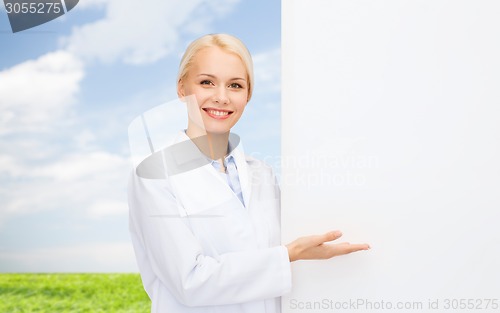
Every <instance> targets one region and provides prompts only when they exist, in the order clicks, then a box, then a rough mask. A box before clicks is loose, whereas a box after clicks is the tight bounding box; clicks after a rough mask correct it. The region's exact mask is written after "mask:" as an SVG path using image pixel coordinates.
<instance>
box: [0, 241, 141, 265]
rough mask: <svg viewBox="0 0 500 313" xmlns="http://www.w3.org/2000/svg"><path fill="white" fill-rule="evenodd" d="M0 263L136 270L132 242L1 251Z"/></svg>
mask: <svg viewBox="0 0 500 313" xmlns="http://www.w3.org/2000/svg"><path fill="white" fill-rule="evenodd" d="M0 264H2V266H3V267H5V268H8V270H9V271H11V272H18V271H22V272H96V269H98V271H99V272H137V266H136V265H135V257H134V251H133V248H132V244H131V243H129V242H118V243H98V244H81V245H72V246H63V247H54V248H36V249H30V250H24V251H0Z"/></svg>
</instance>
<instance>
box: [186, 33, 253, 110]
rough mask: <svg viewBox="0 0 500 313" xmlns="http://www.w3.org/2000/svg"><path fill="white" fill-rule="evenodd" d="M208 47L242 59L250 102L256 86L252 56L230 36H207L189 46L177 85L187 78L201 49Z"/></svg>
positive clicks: (242, 44) (239, 41)
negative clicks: (216, 48) (219, 49)
mask: <svg viewBox="0 0 500 313" xmlns="http://www.w3.org/2000/svg"><path fill="white" fill-rule="evenodd" d="M208 47H219V48H221V49H222V50H224V51H226V52H230V53H234V54H236V55H237V56H238V57H239V58H240V59H241V61H242V62H243V66H244V67H245V69H246V71H247V81H248V100H250V98H251V97H252V91H253V85H254V81H253V62H252V56H251V55H250V52H249V51H248V49H247V47H246V46H245V44H244V43H243V42H242V41H241V40H239V39H238V38H236V37H234V36H231V35H228V34H209V35H205V36H202V37H200V38H198V39H196V40H195V41H193V42H192V43H191V44H189V46H188V47H187V48H186V52H184V55H183V56H182V59H181V63H180V65H179V73H178V75H177V83H179V82H180V81H181V80H182V79H184V78H185V77H186V76H187V74H188V72H189V69H190V67H191V65H192V63H193V58H194V56H195V55H196V54H197V53H198V52H199V51H200V50H201V49H203V48H208Z"/></svg>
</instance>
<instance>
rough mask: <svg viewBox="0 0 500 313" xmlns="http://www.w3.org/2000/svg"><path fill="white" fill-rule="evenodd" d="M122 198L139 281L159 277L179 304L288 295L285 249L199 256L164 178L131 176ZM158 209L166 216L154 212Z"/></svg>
mask: <svg viewBox="0 0 500 313" xmlns="http://www.w3.org/2000/svg"><path fill="white" fill-rule="evenodd" d="M128 194H129V208H130V230H131V235H132V238H133V242H134V249H135V252H136V256H137V261H138V265H139V269H140V270H141V275H142V276H143V280H144V279H145V278H146V280H148V279H149V280H151V278H152V277H153V276H154V277H155V278H157V279H159V280H160V281H161V283H162V284H164V285H165V286H166V288H167V289H168V290H169V291H170V292H171V293H172V295H174V296H175V297H176V299H177V300H178V301H179V302H180V303H182V304H184V305H186V306H206V305H223V304H234V303H244V302H249V301H254V300H263V299H269V298H274V297H278V296H281V295H283V294H284V293H287V292H289V291H290V289H291V268H290V261H289V256H288V251H287V249H286V247H284V246H276V247H272V248H266V249H260V250H252V251H240V252H231V253H225V254H222V255H220V256H219V258H218V259H214V258H212V257H210V256H207V255H204V252H203V249H202V247H201V245H200V243H199V242H198V241H197V239H196V238H195V236H194V235H193V233H192V232H191V230H190V228H189V224H188V223H187V219H186V218H179V217H178V209H177V202H176V199H175V197H174V195H173V194H172V191H171V186H170V185H169V183H168V180H166V179H143V178H140V177H138V176H137V175H136V174H135V173H134V174H132V177H131V180H130V183H129V190H128ZM160 211H161V212H170V213H171V214H161V215H159V214H155V212H160ZM146 268H147V269H149V270H148V271H146V270H144V269H146ZM146 272H147V273H146ZM145 284H146V283H145ZM145 287H146V286H145ZM146 289H147V288H146ZM150 296H151V294H150Z"/></svg>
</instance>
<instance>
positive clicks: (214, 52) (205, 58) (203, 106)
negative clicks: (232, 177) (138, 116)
mask: <svg viewBox="0 0 500 313" xmlns="http://www.w3.org/2000/svg"><path fill="white" fill-rule="evenodd" d="M177 92H178V94H179V96H180V97H185V96H190V95H194V96H195V98H196V101H197V105H198V108H196V109H195V112H192V111H191V112H190V114H189V115H190V116H189V119H190V121H189V125H188V130H190V128H193V127H197V128H200V127H204V128H205V131H206V132H207V133H227V132H229V130H230V129H231V128H232V127H233V126H234V125H235V124H236V122H238V120H239V119H240V117H241V114H242V113H243V110H244V109H245V106H246V104H247V102H248V81H247V71H246V70H245V66H244V65H243V62H242V61H241V59H240V58H239V57H238V56H237V55H236V54H234V53H230V52H226V51H224V50H222V49H221V48H219V47H208V48H203V49H202V50H200V51H198V53H197V54H196V55H195V56H194V58H193V61H192V65H191V67H190V69H189V71H188V73H187V75H186V76H185V77H184V78H183V79H181V81H180V82H179V83H178V85H177ZM193 114H200V115H201V121H202V122H203V126H201V125H199V126H195V124H196V123H194V122H193V121H196V120H199V117H198V118H197V117H196V116H192V115H193ZM191 130H192V131H193V129H191Z"/></svg>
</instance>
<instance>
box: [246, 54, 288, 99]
mask: <svg viewBox="0 0 500 313" xmlns="http://www.w3.org/2000/svg"><path fill="white" fill-rule="evenodd" d="M252 59H253V63H254V75H255V86H256V87H255V88H256V89H258V90H259V91H270V92H279V91H280V90H281V51H280V49H274V50H270V51H266V52H262V53H257V54H255V55H253V56H252Z"/></svg>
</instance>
